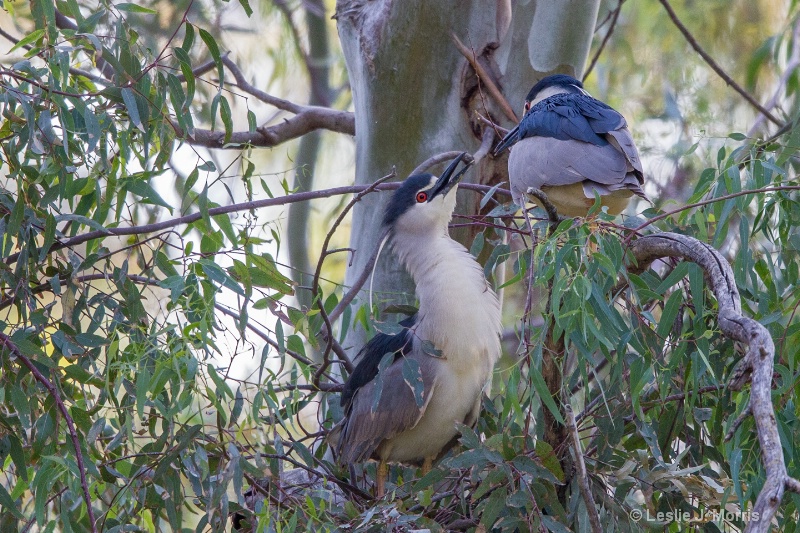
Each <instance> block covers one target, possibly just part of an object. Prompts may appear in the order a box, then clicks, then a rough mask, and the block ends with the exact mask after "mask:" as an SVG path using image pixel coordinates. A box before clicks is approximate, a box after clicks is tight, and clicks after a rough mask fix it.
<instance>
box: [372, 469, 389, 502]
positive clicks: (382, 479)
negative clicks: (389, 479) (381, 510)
mask: <svg viewBox="0 0 800 533" xmlns="http://www.w3.org/2000/svg"><path fill="white" fill-rule="evenodd" d="M388 475H389V465H388V464H387V463H386V461H381V462H379V463H378V472H377V474H376V477H377V479H376V480H375V483H376V487H375V496H376V497H378V498H383V496H384V494H386V476H388Z"/></svg>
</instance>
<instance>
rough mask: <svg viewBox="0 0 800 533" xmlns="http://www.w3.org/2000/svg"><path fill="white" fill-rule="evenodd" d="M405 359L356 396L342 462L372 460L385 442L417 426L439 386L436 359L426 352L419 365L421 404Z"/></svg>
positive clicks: (342, 442)
mask: <svg viewBox="0 0 800 533" xmlns="http://www.w3.org/2000/svg"><path fill="white" fill-rule="evenodd" d="M403 359H404V358H403V357H399V358H398V359H397V360H395V362H394V363H393V364H392V365H391V366H389V367H388V368H387V369H386V370H385V371H384V372H383V374H384V375H382V376H381V377H380V379H373V380H372V381H370V382H369V383H367V384H365V385H363V386H362V387H361V388H359V389H358V390H357V391H356V393H355V395H354V396H353V398H352V401H351V403H350V410H349V412H348V414H347V418H346V419H345V420H344V422H343V426H342V429H341V435H340V437H339V442H338V445H337V452H338V456H339V461H340V462H341V463H352V462H362V461H366V460H367V459H370V458H371V457H372V456H373V454H374V453H375V451H376V450H377V448H378V446H379V445H380V444H381V442H383V441H384V440H386V439H390V438H392V437H394V436H395V435H397V434H399V433H402V432H403V431H406V430H408V429H411V428H413V427H414V426H416V425H417V423H418V422H419V420H420V418H422V415H423V414H424V413H425V409H426V408H427V407H428V404H429V403H430V399H431V397H432V396H433V394H434V391H435V389H436V378H435V373H434V372H433V371H432V370H433V369H432V368H431V366H430V363H431V362H432V358H431V357H430V356H427V355H425V356H424V359H423V360H422V361H421V363H420V367H419V372H418V377H419V378H421V380H422V403H421V405H418V404H417V400H416V398H415V396H414V390H413V389H412V386H413V384H409V383H408V382H407V381H406V377H404V372H403V364H404V361H403ZM426 360H431V361H426ZM423 365H424V366H423ZM376 399H377V403H376Z"/></svg>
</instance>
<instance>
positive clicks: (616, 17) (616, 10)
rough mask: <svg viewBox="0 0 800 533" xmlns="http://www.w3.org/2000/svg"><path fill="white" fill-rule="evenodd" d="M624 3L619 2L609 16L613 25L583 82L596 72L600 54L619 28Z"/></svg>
mask: <svg viewBox="0 0 800 533" xmlns="http://www.w3.org/2000/svg"><path fill="white" fill-rule="evenodd" d="M624 3H625V0H617V7H615V8H614V9H613V10H612V11H611V13H609V14H608V15H609V17H610V18H611V24H609V26H608V30H607V31H606V34H605V35H604V36H603V41H602V42H601V43H600V46H599V47H598V48H597V52H595V54H594V56H593V57H592V61H591V62H590V63H589V66H588V67H587V68H586V72H584V74H583V81H586V78H588V77H589V74H591V73H592V70H594V66H595V65H596V64H597V61H598V60H599V59H600V54H602V53H603V50H604V49H605V47H606V44H608V41H609V39H611V36H612V35H613V34H614V29H615V28H616V27H617V20H619V14H620V13H621V12H622V4H624Z"/></svg>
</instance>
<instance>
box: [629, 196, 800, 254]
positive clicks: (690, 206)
mask: <svg viewBox="0 0 800 533" xmlns="http://www.w3.org/2000/svg"><path fill="white" fill-rule="evenodd" d="M798 190H800V185H777V186H775V187H763V188H761V189H745V190H743V191H739V192H734V193H731V194H726V195H723V196H717V197H716V198H710V199H708V200H702V201H700V202H696V203H693V204H688V205H684V206H681V207H679V208H677V209H673V210H672V211H667V212H666V213H661V214H660V215H658V216H655V217H653V218H651V219H648V220H647V222H645V223H643V224H641V225H639V226H637V227H635V228H633V229H632V230H630V234H629V235H628V236H627V237H625V240H624V241H623V242H624V243H625V244H627V243H629V242H630V241H631V239H633V237H634V236H636V235H638V234H639V232H640V231H642V230H643V229H644V228H646V227H647V226H650V225H652V224H653V223H655V222H658V221H659V220H663V219H665V218H668V217H671V216H672V215H674V214H676V213H680V212H681V211H687V210H689V209H694V208H695V207H702V206H704V205H708V204H713V203H715V202H722V201H725V200H730V199H731V198H738V197H739V196H747V195H748V194H761V193H765V192H778V191H798Z"/></svg>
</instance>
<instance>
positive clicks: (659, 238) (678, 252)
mask: <svg viewBox="0 0 800 533" xmlns="http://www.w3.org/2000/svg"><path fill="white" fill-rule="evenodd" d="M630 250H631V253H632V255H633V258H634V260H635V261H636V266H635V267H633V268H631V272H634V273H637V272H642V271H644V270H645V269H646V268H647V267H648V266H649V265H650V264H651V263H652V262H653V261H655V260H657V259H660V258H663V257H675V258H680V259H683V260H686V261H692V262H694V263H696V264H697V265H699V266H700V267H701V268H702V269H703V270H704V272H705V278H706V280H707V282H708V284H709V285H710V287H711V290H712V292H713V293H714V296H715V298H716V299H717V305H718V308H719V311H718V312H717V321H718V323H719V327H720V330H721V331H722V333H723V334H724V335H725V336H726V337H729V338H731V339H733V340H735V341H739V342H741V343H743V344H746V345H747V351H746V353H745V356H744V359H743V360H742V365H744V366H745V367H746V368H747V369H749V370H750V371H751V372H752V374H751V387H750V400H749V402H748V407H747V409H749V411H750V412H751V413H752V415H753V419H754V421H755V424H756V431H757V434H758V441H759V445H760V447H761V459H762V461H763V463H764V469H765V471H766V475H765V481H764V486H763V487H762V489H761V492H759V494H758V497H757V499H756V503H755V505H754V506H753V509H752V512H751V515H750V516H751V521H750V522H749V523H748V524H747V528H746V529H745V533H762V532H766V531H768V530H769V527H770V523H771V521H772V518H773V517H774V516H775V514H776V513H777V511H778V506H779V505H780V503H781V500H782V498H783V493H784V491H785V490H786V489H787V488H788V489H789V490H794V489H795V488H797V487H798V486H800V482H798V481H797V480H796V479H793V478H791V477H790V476H789V474H788V472H787V470H786V464H785V462H784V457H783V449H782V447H781V440H780V436H779V433H778V426H777V422H776V421H775V408H774V405H773V404H772V398H771V391H772V372H773V368H774V357H775V345H774V344H773V341H772V338H771V337H770V334H769V331H768V330H767V329H766V328H765V327H764V326H762V325H761V324H760V323H758V322H757V321H755V320H753V319H752V318H749V317H745V316H744V315H742V308H741V299H740V297H739V291H738V289H737V288H736V282H735V280H734V275H733V270H732V269H731V267H730V265H729V264H728V262H727V261H726V259H725V258H724V257H723V256H722V254H720V253H719V252H718V251H717V250H715V249H714V248H712V247H711V246H709V245H708V244H705V243H703V242H701V241H699V240H697V239H695V238H693V237H688V236H686V235H679V234H677V233H659V234H655V235H646V236H643V237H640V238H638V239H636V240H635V241H634V242H633V243H632V244H631V246H630ZM742 375H743V374H739V375H738V377H737V378H735V379H734V380H732V381H731V382H730V384H729V387H730V388H731V389H732V390H740V389H741V388H742V387H743V385H744V379H743V377H742Z"/></svg>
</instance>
